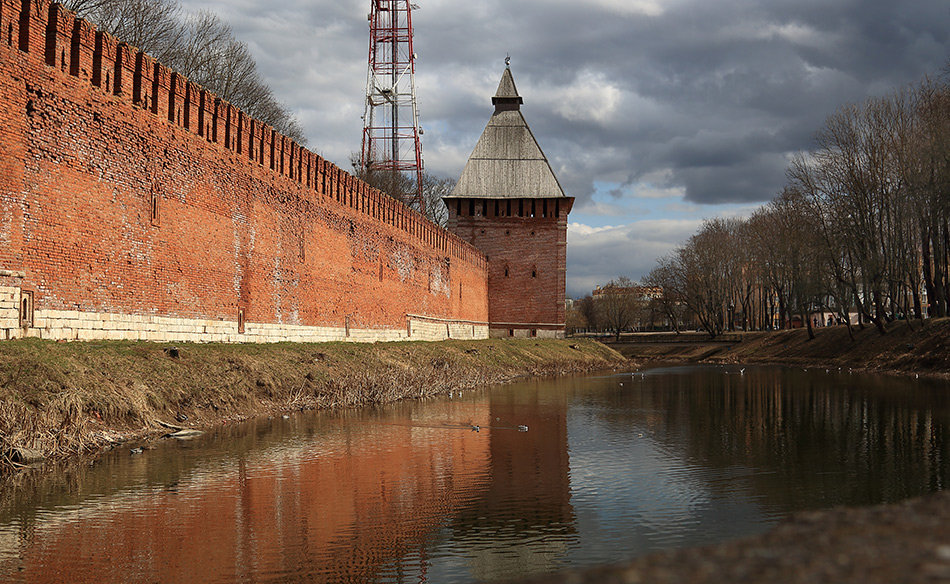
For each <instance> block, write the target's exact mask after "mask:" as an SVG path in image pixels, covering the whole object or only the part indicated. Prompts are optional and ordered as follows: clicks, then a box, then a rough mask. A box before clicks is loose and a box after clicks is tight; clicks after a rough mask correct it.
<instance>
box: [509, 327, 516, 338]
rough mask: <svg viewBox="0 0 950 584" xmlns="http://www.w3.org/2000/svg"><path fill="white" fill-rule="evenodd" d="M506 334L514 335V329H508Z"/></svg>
mask: <svg viewBox="0 0 950 584" xmlns="http://www.w3.org/2000/svg"><path fill="white" fill-rule="evenodd" d="M508 336H509V337H513V336H515V329H508Z"/></svg>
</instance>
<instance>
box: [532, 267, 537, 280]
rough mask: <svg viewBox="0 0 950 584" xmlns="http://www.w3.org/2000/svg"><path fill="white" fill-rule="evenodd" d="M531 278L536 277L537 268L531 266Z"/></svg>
mask: <svg viewBox="0 0 950 584" xmlns="http://www.w3.org/2000/svg"><path fill="white" fill-rule="evenodd" d="M531 277H532V278H537V277H538V268H537V267H535V266H531Z"/></svg>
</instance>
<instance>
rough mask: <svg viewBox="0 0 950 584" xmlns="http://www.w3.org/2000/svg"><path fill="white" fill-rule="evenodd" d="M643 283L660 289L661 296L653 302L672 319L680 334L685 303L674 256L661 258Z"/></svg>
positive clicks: (662, 312) (671, 322)
mask: <svg viewBox="0 0 950 584" xmlns="http://www.w3.org/2000/svg"><path fill="white" fill-rule="evenodd" d="M643 284H644V285H646V286H655V287H657V288H659V289H660V296H659V297H657V298H655V299H653V300H652V301H651V304H653V305H655V306H656V309H657V310H658V311H659V312H660V313H661V314H663V316H665V317H666V318H667V319H668V320H669V321H670V324H671V325H672V327H673V330H674V331H676V334H679V333H680V322H681V320H682V318H683V315H682V307H683V306H684V303H683V291H682V283H681V282H680V279H679V278H678V271H677V269H676V260H675V259H674V258H673V256H667V257H664V258H660V259H659V260H658V261H657V265H656V267H655V268H653V269H652V270H651V271H650V273H649V274H648V275H647V277H646V278H645V279H644V280H643Z"/></svg>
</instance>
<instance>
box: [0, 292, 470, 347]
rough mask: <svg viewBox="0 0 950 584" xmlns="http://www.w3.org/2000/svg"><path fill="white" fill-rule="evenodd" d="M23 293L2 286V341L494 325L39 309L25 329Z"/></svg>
mask: <svg viewBox="0 0 950 584" xmlns="http://www.w3.org/2000/svg"><path fill="white" fill-rule="evenodd" d="M21 299H22V296H21V289H20V288H17V287H6V286H0V339H19V338H24V337H37V338H41V339H50V340H66V341H93V340H113V341H156V342H197V343H212V342H216V343H278V342H285V341H287V342H296V343H323V342H330V341H352V342H361V343H373V342H377V341H442V340H446V339H487V338H488V325H487V324H478V323H469V322H462V321H452V320H445V319H439V318H434V317H433V318H430V317H425V316H415V315H409V316H407V326H405V327H399V328H378V329H374V328H365V329H364V328H352V327H349V328H348V327H345V326H342V327H320V326H305V325H293V324H272V323H256V322H245V324H244V332H243V333H239V332H238V322H237V321H236V320H233V321H229V320H208V319H195V318H175V317H170V316H157V315H137V314H118V313H109V312H83V311H78V310H44V309H41V308H34V309H33V322H32V326H22V325H21V314H20V311H21Z"/></svg>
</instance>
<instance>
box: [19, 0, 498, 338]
mask: <svg viewBox="0 0 950 584" xmlns="http://www.w3.org/2000/svg"><path fill="white" fill-rule="evenodd" d="M0 7H2V10H0V269H5V270H17V271H21V272H24V273H25V277H24V278H23V279H22V280H19V279H18V280H17V281H16V282H11V281H4V280H3V278H2V277H0V285H4V284H6V285H15V286H24V287H28V288H32V289H34V290H35V291H36V307H37V308H38V309H61V310H86V311H96V312H125V313H137V314H159V315H170V316H177V317H186V318H190V317H195V318H221V319H226V320H236V318H237V312H238V308H239V307H243V308H245V309H246V319H247V320H248V321H254V322H271V323H287V324H303V325H314V326H343V325H344V322H345V321H347V320H348V322H349V326H351V327H405V324H406V314H407V313H410V314H421V315H429V316H437V317H443V318H452V319H464V320H472V321H486V320H487V317H488V302H487V282H486V264H485V258H484V256H483V255H482V254H481V253H479V252H478V251H477V250H475V249H474V248H473V247H472V246H471V245H469V244H467V243H466V242H464V241H462V240H460V239H459V238H457V237H455V236H453V235H452V234H450V233H448V232H446V231H445V230H442V229H439V228H437V227H435V226H433V225H432V224H430V223H428V222H426V221H425V220H424V219H422V218H421V216H419V215H418V214H417V213H415V212H414V211H411V210H409V209H408V208H406V207H404V206H402V205H400V204H397V203H395V202H394V201H393V200H392V199H389V198H388V197H386V196H384V195H382V194H381V193H379V192H377V191H375V190H373V189H371V188H369V187H368V186H367V185H366V184H364V183H362V182H360V181H357V180H356V179H354V178H353V177H352V176H350V175H349V174H347V173H345V172H343V171H342V170H341V169H340V168H338V167H336V166H335V165H333V164H332V163H330V162H328V161H326V160H323V159H322V158H320V157H319V156H317V155H316V154H313V153H312V152H309V151H308V150H306V149H303V148H301V147H300V146H299V145H297V144H295V143H294V142H292V141H291V140H290V139H288V138H285V137H284V136H281V135H280V134H277V133H275V132H274V131H273V130H272V129H271V128H269V127H267V126H265V125H263V124H261V123H260V122H258V121H256V120H253V119H250V118H249V117H247V116H245V115H244V114H243V113H241V112H239V111H238V110H237V109H236V108H234V107H233V106H231V105H230V104H228V103H226V102H224V101H222V100H220V99H218V98H217V97H216V96H214V95H213V94H211V93H210V92H208V91H205V90H204V89H202V88H200V87H198V86H196V85H194V84H192V83H190V82H188V81H187V80H186V79H184V78H183V77H182V76H180V75H177V74H175V73H173V72H171V71H169V70H167V69H166V68H165V67H163V66H162V65H160V64H157V63H155V62H154V61H153V60H152V59H151V58H150V57H148V56H147V55H144V54H142V53H140V52H139V51H137V50H136V49H135V48H134V47H131V46H129V45H126V44H124V43H119V42H117V41H116V40H115V39H112V38H111V37H109V36H108V35H104V34H102V33H98V32H96V31H95V30H94V29H93V28H92V27H91V26H89V25H88V24H86V23H84V22H82V21H76V20H75V19H74V18H73V16H72V15H71V14H70V13H68V12H66V11H64V10H61V9H60V8H59V6H58V5H52V6H51V5H50V4H49V3H48V1H47V0H27V1H23V0H0ZM23 8H27V9H28V10H29V12H28V14H24V13H22V12H21V9H23ZM51 18H52V20H50V19H51ZM50 23H52V25H50ZM153 200H154V201H155V204H156V206H157V210H158V216H157V217H155V218H153V217H152V216H151V209H152V206H153Z"/></svg>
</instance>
